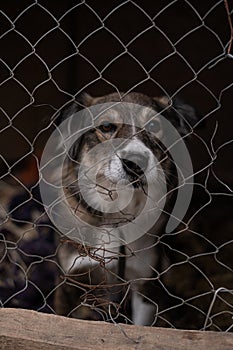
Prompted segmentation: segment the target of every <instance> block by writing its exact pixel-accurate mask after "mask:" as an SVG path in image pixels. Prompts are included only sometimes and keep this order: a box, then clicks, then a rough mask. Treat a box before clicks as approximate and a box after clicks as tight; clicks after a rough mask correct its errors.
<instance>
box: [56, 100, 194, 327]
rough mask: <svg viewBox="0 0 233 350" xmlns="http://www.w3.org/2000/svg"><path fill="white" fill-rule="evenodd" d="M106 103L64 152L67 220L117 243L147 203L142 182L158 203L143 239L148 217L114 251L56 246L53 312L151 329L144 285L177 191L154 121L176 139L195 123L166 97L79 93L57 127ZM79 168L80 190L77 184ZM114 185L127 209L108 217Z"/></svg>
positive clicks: (152, 307) (152, 311) (188, 110)
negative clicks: (75, 220)
mask: <svg viewBox="0 0 233 350" xmlns="http://www.w3.org/2000/svg"><path fill="white" fill-rule="evenodd" d="M106 103H108V108H104V109H101V113H99V115H98V118H94V122H93V124H92V127H91V128H87V131H86V132H84V133H83V134H82V136H81V137H80V138H79V140H78V142H76V143H74V144H73V145H72V147H71V149H70V150H69V157H68V162H67V166H66V168H65V170H64V171H63V173H64V186H65V194H66V198H67V201H68V203H69V205H70V207H71V208H72V210H73V213H74V215H76V216H77V217H79V218H80V219H81V220H82V221H84V222H86V223H88V224H89V225H91V226H92V227H96V228H98V230H103V232H104V230H105V229H106V228H108V229H109V228H112V229H113V232H114V233H116V232H117V233H118V235H119V236H118V238H119V237H120V238H119V239H122V236H121V230H122V227H124V224H125V223H130V222H133V221H134V218H135V217H137V216H138V215H140V213H141V212H142V211H143V210H144V207H145V205H146V202H147V200H148V197H149V196H150V193H148V189H149V183H152V184H153V189H155V191H154V192H153V193H154V195H155V198H153V200H154V203H159V202H160V201H162V202H163V206H162V207H161V208H162V209H161V208H160V207H159V206H158V207H159V208H158V210H160V211H161V212H162V214H161V215H160V216H159V218H158V219H157V220H155V221H156V222H155V223H154V224H153V226H152V227H150V228H149V230H147V231H146V232H144V227H146V225H147V220H150V219H149V218H147V216H145V218H144V221H143V224H142V225H141V226H140V225H137V224H136V225H135V226H133V225H131V232H130V234H131V235H133V234H134V231H135V239H130V241H129V242H127V240H125V239H124V238H123V239H122V242H121V243H119V244H118V246H117V245H116V246H114V247H112V246H111V245H108V243H106V241H105V243H104V244H103V245H101V244H100V245H97V246H96V247H95V245H94V244H93V245H91V244H90V245H87V244H85V243H84V244H83V245H82V244H81V243H80V242H79V243H77V242H75V241H72V240H70V239H69V238H68V239H67V240H66V241H65V242H63V243H62V244H61V245H60V247H59V250H58V259H59V264H60V265H61V271H62V274H63V275H64V276H65V277H64V278H63V279H62V280H60V282H59V285H58V287H57V290H56V298H55V299H56V301H55V309H56V311H57V313H58V314H63V315H70V316H72V317H78V318H89V319H105V320H110V319H116V320H120V321H122V320H124V321H125V322H132V323H134V324H140V325H152V324H154V323H155V322H156V312H157V311H158V305H157V303H156V302H155V301H154V300H155V298H153V295H152V294H153V291H151V287H148V282H149V281H153V280H157V279H158V278H159V274H158V271H157V266H158V263H159V257H160V252H159V250H158V247H157V245H158V242H159V239H160V236H161V235H162V233H163V230H164V225H165V224H166V221H167V220H168V218H169V215H168V213H169V210H170V209H169V208H170V207H171V206H172V205H173V200H174V197H175V191H173V189H175V188H176V186H177V172H176V168H175V164H174V162H173V160H172V159H171V157H170V156H169V151H168V150H167V149H166V148H165V147H164V145H163V144H162V142H161V140H162V139H163V137H166V135H164V128H163V122H162V121H161V120H160V118H159V116H160V115H162V116H163V117H164V118H165V119H166V120H168V121H169V122H170V123H171V124H172V125H173V126H174V127H175V128H176V129H177V131H178V132H179V134H180V135H181V137H182V136H184V135H186V134H187V133H189V132H191V130H192V126H193V125H194V124H195V122H196V121H197V116H196V113H195V111H194V109H193V108H192V107H191V106H189V105H187V104H184V103H183V102H181V101H180V100H176V99H174V101H173V102H172V103H171V101H170V100H169V99H168V98H167V97H161V98H153V97H148V96H146V95H144V94H141V93H130V94H127V95H125V96H123V95H122V96H119V95H118V94H116V93H114V94H110V95H107V96H103V97H97V98H93V97H91V96H89V95H87V94H84V95H83V96H82V97H81V99H80V100H79V103H73V104H72V105H71V106H70V107H68V108H66V109H65V110H64V111H63V112H62V113H60V114H59V116H58V117H57V119H56V124H57V125H59V123H60V122H63V121H65V120H67V119H68V118H69V117H71V116H75V115H76V114H77V112H78V111H80V109H81V108H80V105H81V106H82V107H83V108H85V107H86V109H87V110H88V109H89V108H90V107H92V106H97V105H102V104H103V105H104V106H105V104H106ZM109 104H110V105H109ZM134 106H136V107H134ZM77 118H78V116H77ZM80 127H83V126H82V125H80ZM113 140H120V142H119V143H118V144H117V145H116V144H114V143H112V145H113V149H114V150H113V151H109V147H106V148H104V147H102V148H101V145H103V144H106V145H107V144H108V145H109V143H110V144H111V142H112V141H113ZM107 142H108V143H107ZM155 159H156V160H157V161H155ZM81 165H82V169H84V170H83V173H82V174H83V176H84V177H85V181H84V188H85V190H84V191H83V190H81V189H80V186H79V183H78V181H77V178H78V176H79V175H78V174H79V171H81V170H80V167H81ZM90 169H94V172H95V175H96V176H95V181H94V182H95V183H93V177H92V180H90V178H89V176H88V171H89V170H90ZM90 171H91V170H90ZM162 173H163V174H164V175H163V176H162ZM88 181H89V184H88ZM119 182H120V183H121V184H123V185H124V186H125V190H123V191H122V192H121V195H122V196H123V202H124V201H127V197H128V196H129V195H130V194H129V193H128V192H127V184H131V190H132V189H133V194H132V198H131V200H130V203H128V204H127V205H126V206H125V207H124V208H123V209H122V207H121V206H120V204H119V210H116V206H115V207H114V208H113V209H114V210H110V209H109V210H106V203H107V206H108V205H109V208H111V204H112V202H114V201H116V200H117V197H118V195H119V193H118V192H117V184H119ZM164 182H166V184H165V185H166V196H165V197H164V198H163V200H162V198H161V193H162V194H163V192H161V191H160V187H161V186H164ZM85 186H86V187H85ZM103 203H104V204H103ZM156 205H157V204H155V206H156ZM136 226H137V227H136ZM96 232H101V231H96ZM108 232H109V230H108ZM138 232H139V234H138Z"/></svg>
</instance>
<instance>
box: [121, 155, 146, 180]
mask: <svg viewBox="0 0 233 350" xmlns="http://www.w3.org/2000/svg"><path fill="white" fill-rule="evenodd" d="M121 156H122V158H121V161H122V164H123V167H124V169H125V171H126V172H128V173H129V172H134V173H135V174H137V175H139V176H140V175H142V174H143V173H144V172H145V171H146V169H147V166H148V157H147V155H146V154H144V153H133V152H123V153H122V155H121Z"/></svg>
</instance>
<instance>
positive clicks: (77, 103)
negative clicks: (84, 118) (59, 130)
mask: <svg viewBox="0 0 233 350" xmlns="http://www.w3.org/2000/svg"><path fill="white" fill-rule="evenodd" d="M94 100H95V99H94V98H93V97H92V96H91V95H89V94H87V93H86V92H84V93H82V94H80V95H79V96H78V97H77V98H76V99H75V100H72V102H70V103H68V104H67V105H66V106H65V107H63V108H61V109H60V110H59V111H58V112H57V113H56V114H55V115H54V116H53V118H52V121H53V122H54V124H56V125H59V124H60V123H61V122H63V121H64V120H65V119H67V118H69V117H71V116H72V115H74V114H75V113H77V112H79V111H81V110H82V109H84V108H86V107H90V106H91V105H93V104H94Z"/></svg>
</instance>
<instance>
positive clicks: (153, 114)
mask: <svg viewBox="0 0 233 350" xmlns="http://www.w3.org/2000/svg"><path fill="white" fill-rule="evenodd" d="M154 118H158V112H157V111H156V110H154V109H153V108H151V107H148V106H141V105H138V104H134V103H124V102H123V103H117V104H114V105H112V106H110V107H109V106H108V108H105V109H103V110H102V111H101V112H100V113H98V115H97V116H96V118H95V124H96V125H99V124H101V123H102V122H104V121H109V122H112V123H120V124H128V125H133V126H139V127H144V125H145V124H146V123H147V122H148V121H150V120H151V119H154Z"/></svg>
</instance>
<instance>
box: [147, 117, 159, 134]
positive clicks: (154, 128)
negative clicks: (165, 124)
mask: <svg viewBox="0 0 233 350" xmlns="http://www.w3.org/2000/svg"><path fill="white" fill-rule="evenodd" d="M145 129H146V130H147V131H149V132H158V131H159V130H160V123H159V121H158V120H151V121H150V122H149V123H148V124H146V125H145Z"/></svg>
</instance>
